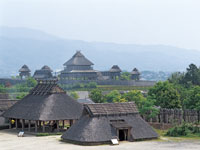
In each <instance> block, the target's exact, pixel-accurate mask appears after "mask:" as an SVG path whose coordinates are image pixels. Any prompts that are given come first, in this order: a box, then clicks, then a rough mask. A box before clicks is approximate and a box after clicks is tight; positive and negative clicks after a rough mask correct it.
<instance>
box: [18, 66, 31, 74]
mask: <svg viewBox="0 0 200 150" xmlns="http://www.w3.org/2000/svg"><path fill="white" fill-rule="evenodd" d="M19 72H31V70H30V69H29V68H28V66H27V65H23V66H22V67H21V69H19Z"/></svg>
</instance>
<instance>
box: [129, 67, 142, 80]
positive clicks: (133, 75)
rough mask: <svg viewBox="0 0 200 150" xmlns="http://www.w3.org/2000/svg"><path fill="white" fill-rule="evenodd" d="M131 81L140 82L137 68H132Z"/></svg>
mask: <svg viewBox="0 0 200 150" xmlns="http://www.w3.org/2000/svg"><path fill="white" fill-rule="evenodd" d="M131 79H132V80H140V72H139V71H138V69H137V68H134V69H133V71H132V72H131Z"/></svg>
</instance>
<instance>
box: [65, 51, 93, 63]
mask: <svg viewBox="0 0 200 150" xmlns="http://www.w3.org/2000/svg"><path fill="white" fill-rule="evenodd" d="M71 65H78V66H91V65H94V64H93V63H92V62H91V61H89V60H88V59H87V58H86V57H85V56H84V55H83V54H82V53H81V52H80V51H77V52H76V53H75V54H74V55H73V57H72V58H71V59H70V60H68V61H67V62H66V63H64V66H71Z"/></svg>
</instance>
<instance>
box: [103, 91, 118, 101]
mask: <svg viewBox="0 0 200 150" xmlns="http://www.w3.org/2000/svg"><path fill="white" fill-rule="evenodd" d="M104 98H105V101H106V102H108V103H112V102H119V101H120V99H121V94H120V93H119V91H117V90H113V91H111V92H110V93H108V94H106V95H105V97H104Z"/></svg>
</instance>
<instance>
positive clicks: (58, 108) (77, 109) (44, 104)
mask: <svg viewBox="0 0 200 150" xmlns="http://www.w3.org/2000/svg"><path fill="white" fill-rule="evenodd" d="M82 109H83V107H82V105H81V104H80V103H78V102H77V101H76V100H74V99H73V98H71V97H70V96H68V95H67V94H66V93H65V92H64V90H62V89H61V88H60V87H59V86H58V85H57V84H56V83H55V81H43V82H39V83H38V85H37V86H36V87H35V88H34V89H33V90H31V91H30V93H29V94H28V95H27V96H26V97H24V98H23V99H22V100H19V101H18V102H17V103H16V104H15V105H13V106H12V107H11V108H10V109H8V110H7V111H6V112H5V113H4V117H6V118H17V119H26V120H44V121H48V120H68V119H79V117H80V116H81V113H82Z"/></svg>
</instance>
